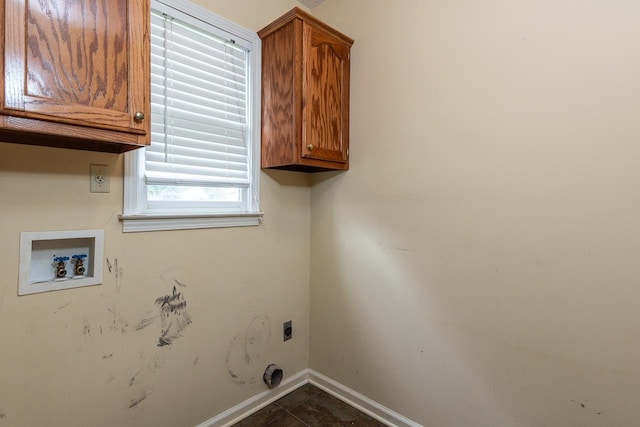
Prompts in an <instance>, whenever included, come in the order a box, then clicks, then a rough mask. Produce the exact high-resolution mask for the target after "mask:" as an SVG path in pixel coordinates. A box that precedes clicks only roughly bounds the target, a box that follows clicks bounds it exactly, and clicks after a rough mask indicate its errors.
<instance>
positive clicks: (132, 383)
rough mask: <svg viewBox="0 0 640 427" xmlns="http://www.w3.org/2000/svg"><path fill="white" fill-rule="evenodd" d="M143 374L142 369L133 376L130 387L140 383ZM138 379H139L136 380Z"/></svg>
mask: <svg viewBox="0 0 640 427" xmlns="http://www.w3.org/2000/svg"><path fill="white" fill-rule="evenodd" d="M141 372H142V369H139V370H138V372H136V373H135V374H133V376H132V377H131V379H130V380H129V386H132V385H134V384H135V383H137V382H139V381H140V373H141ZM136 378H137V379H136Z"/></svg>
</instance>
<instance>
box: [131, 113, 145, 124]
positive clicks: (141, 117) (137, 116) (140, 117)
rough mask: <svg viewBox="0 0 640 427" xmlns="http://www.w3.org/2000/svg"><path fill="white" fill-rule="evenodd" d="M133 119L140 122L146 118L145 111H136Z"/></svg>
mask: <svg viewBox="0 0 640 427" xmlns="http://www.w3.org/2000/svg"><path fill="white" fill-rule="evenodd" d="M133 120H135V121H136V122H138V123H140V122H141V121H143V120H144V113H143V112H142V111H136V113H135V114H134V115H133Z"/></svg>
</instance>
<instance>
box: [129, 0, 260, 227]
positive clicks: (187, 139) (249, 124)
mask: <svg viewBox="0 0 640 427" xmlns="http://www.w3.org/2000/svg"><path fill="white" fill-rule="evenodd" d="M151 7H152V13H151V144H150V146H148V147H146V148H144V149H138V150H135V151H132V152H128V153H126V154H125V200H124V213H123V215H122V216H121V219H122V221H123V231H125V232H127V231H151V230H169V229H185V228H203V227H221V226H244V225H256V224H258V220H259V218H260V209H259V197H258V194H259V182H258V179H259V171H260V169H259V165H258V161H259V148H258V147H259V137H260V133H259V115H260V114H259V113H260V110H259V108H260V102H259V93H260V91H259V82H260V70H259V64H260V63H259V58H260V40H259V38H258V37H257V35H256V34H255V33H254V32H251V31H248V30H245V29H243V28H241V27H239V26H237V25H235V24H233V23H230V22H228V21H226V20H224V19H222V18H220V17H218V16H216V15H214V14H213V13H211V12H209V11H207V10H205V9H202V8H200V7H199V6H195V5H193V4H191V3H189V2H187V1H185V0H172V1H171V2H169V1H166V0H156V1H153V2H152V6H151Z"/></svg>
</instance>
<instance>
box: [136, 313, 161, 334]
mask: <svg viewBox="0 0 640 427" xmlns="http://www.w3.org/2000/svg"><path fill="white" fill-rule="evenodd" d="M159 317H160V316H150V317H145V318H144V319H142V320H140V321H139V322H138V323H136V325H135V326H134V327H133V328H134V329H135V330H136V331H139V330H141V329H144V328H146V327H147V326H149V325H151V324H152V323H153V322H154V321H155V320H156V319H157V318H159Z"/></svg>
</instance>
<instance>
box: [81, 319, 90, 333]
mask: <svg viewBox="0 0 640 427" xmlns="http://www.w3.org/2000/svg"><path fill="white" fill-rule="evenodd" d="M82 320H83V326H82V334H83V335H88V336H91V325H89V320H88V319H87V318H86V316H85V317H83V318H82Z"/></svg>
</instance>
